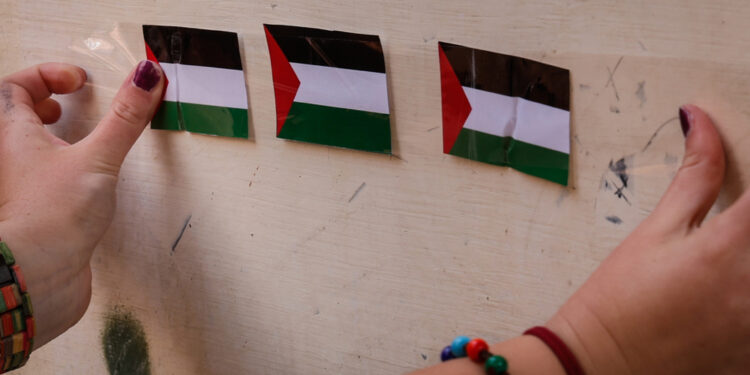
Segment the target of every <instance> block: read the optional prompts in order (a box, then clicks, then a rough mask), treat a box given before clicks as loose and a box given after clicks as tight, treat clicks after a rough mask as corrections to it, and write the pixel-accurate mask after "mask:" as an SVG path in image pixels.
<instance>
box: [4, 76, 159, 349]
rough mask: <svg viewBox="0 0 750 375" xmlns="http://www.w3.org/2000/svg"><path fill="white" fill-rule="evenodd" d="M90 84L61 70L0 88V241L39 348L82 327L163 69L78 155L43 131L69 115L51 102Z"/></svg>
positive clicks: (131, 84)
mask: <svg viewBox="0 0 750 375" xmlns="http://www.w3.org/2000/svg"><path fill="white" fill-rule="evenodd" d="M144 64H145V65H144ZM137 73H140V74H141V75H142V74H150V75H151V81H152V82H151V83H155V84H152V87H151V89H150V90H146V89H144V88H141V87H139V86H138V85H137V84H136V81H138V78H137V76H138V74H137ZM134 78H135V79H134ZM141 78H143V77H142V76H141ZM85 82H86V73H85V72H84V71H83V69H81V68H78V67H76V66H73V65H68V64H59V63H48V64H42V65H38V66H35V67H33V68H29V69H26V70H23V71H20V72H18V73H15V74H12V75H9V76H7V77H4V78H2V79H0V236H1V237H2V240H3V241H5V242H6V243H7V244H8V246H9V247H10V249H11V251H12V252H13V254H14V256H15V258H16V261H17V263H18V264H19V266H20V267H21V270H22V271H23V273H24V275H25V279H26V282H27V285H28V290H29V294H30V296H31V300H32V303H33V305H34V312H35V314H34V315H35V321H36V328H37V337H36V338H35V342H34V343H35V347H40V346H41V345H43V344H44V343H46V342H48V341H49V340H51V339H52V338H54V337H56V336H58V335H59V334H61V333H62V332H64V331H65V330H66V329H68V328H69V327H71V326H72V325H73V324H75V323H76V322H77V321H78V320H79V319H80V318H81V317H82V316H83V313H84V312H85V311H86V308H87V307H88V304H89V300H90V297H91V268H90V266H89V260H90V259H91V255H92V253H93V251H94V248H95V247H96V244H97V243H98V241H99V240H100V239H101V237H102V236H103V235H104V232H105V231H106V229H107V227H108V226H109V224H110V222H111V221H112V217H113V215H114V209H115V186H116V185H117V180H118V173H119V171H120V165H121V164H122V162H123V160H124V158H125V155H126V154H127V152H128V150H130V148H131V146H132V145H133V144H134V143H135V141H136V140H137V139H138V137H139V135H140V134H141V132H142V131H143V129H144V127H145V125H146V124H147V123H148V122H149V120H150V119H151V118H152V117H153V114H154V112H155V110H156V108H157V106H158V104H159V101H160V99H161V92H162V90H163V87H164V78H163V73H162V72H161V69H160V68H159V67H158V66H157V65H156V64H153V63H151V62H142V63H141V64H140V65H139V67H138V69H135V70H134V71H133V72H131V73H130V75H129V77H128V78H127V79H126V81H125V83H124V84H123V85H122V87H121V88H120V91H119V92H118V94H117V96H116V97H115V99H114V102H113V104H112V107H111V110H110V111H109V113H108V114H107V115H106V116H105V118H104V119H103V120H102V121H101V122H100V123H99V125H98V126H97V127H96V129H95V130H94V131H93V132H92V133H91V134H90V135H89V136H88V137H86V138H85V139H83V140H82V141H80V142H78V143H75V144H73V145H70V144H68V143H67V142H65V141H63V140H61V139H59V138H57V137H55V136H54V135H53V134H52V133H50V132H49V131H47V129H46V128H45V127H44V126H43V124H50V123H54V122H56V121H57V120H58V119H59V118H60V115H61V108H60V105H59V104H58V103H57V102H56V101H55V100H54V99H52V98H50V96H51V95H52V94H67V93H71V92H74V91H77V90H78V89H80V88H81V87H83V85H84V83H85ZM141 86H143V85H142V84H141Z"/></svg>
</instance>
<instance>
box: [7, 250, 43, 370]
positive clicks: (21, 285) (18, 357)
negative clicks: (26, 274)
mask: <svg viewBox="0 0 750 375" xmlns="http://www.w3.org/2000/svg"><path fill="white" fill-rule="evenodd" d="M15 263H16V260H15V258H14V257H13V253H11V252H10V249H9V248H8V245H6V244H5V242H2V240H0V294H2V298H0V374H2V373H5V372H8V371H11V370H15V369H17V368H19V367H21V366H23V365H25V364H26V361H27V360H28V359H29V355H30V354H31V350H32V348H33V346H34V336H35V335H36V332H35V331H36V330H35V324H34V316H33V315H34V311H33V309H32V307H31V298H30V297H29V293H27V291H26V281H25V280H24V278H23V274H22V273H21V268H20V267H18V265H17V264H15Z"/></svg>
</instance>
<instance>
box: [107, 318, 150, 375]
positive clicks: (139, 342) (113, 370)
mask: <svg viewBox="0 0 750 375" xmlns="http://www.w3.org/2000/svg"><path fill="white" fill-rule="evenodd" d="M102 347H103V349H104V359H105V360H106V362H107V370H108V371H109V374H110V375H149V374H151V362H150V360H149V357H148V342H147V341H146V333H145V331H144V330H143V325H142V324H141V322H139V321H138V320H137V319H136V318H135V317H134V316H133V313H132V312H130V311H128V310H126V309H125V308H124V307H123V306H115V307H114V308H113V309H112V310H110V311H109V312H108V313H107V314H106V315H105V316H104V330H103V331H102Z"/></svg>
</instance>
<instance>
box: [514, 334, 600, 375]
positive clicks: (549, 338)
mask: <svg viewBox="0 0 750 375" xmlns="http://www.w3.org/2000/svg"><path fill="white" fill-rule="evenodd" d="M523 334H524V335H529V336H534V337H536V338H538V339H539V340H542V342H543V343H544V344H545V345H547V347H549V348H550V350H552V353H555V357H557V360H558V361H560V364H561V365H562V366H563V368H564V369H565V373H566V374H568V375H585V373H584V372H583V368H582V367H581V365H580V364H579V363H578V359H576V356H575V355H574V354H573V352H572V351H571V350H570V348H568V346H567V345H565V342H564V341H563V340H561V339H560V338H559V337H558V336H557V335H556V334H555V333H554V332H552V331H550V330H549V329H547V328H546V327H534V328H530V329H529V330H527V331H526V332H524V333H523Z"/></svg>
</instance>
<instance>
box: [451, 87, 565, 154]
mask: <svg viewBox="0 0 750 375" xmlns="http://www.w3.org/2000/svg"><path fill="white" fill-rule="evenodd" d="M463 89H464V93H466V98H467V99H469V104H471V113H469V117H468V118H467V119H466V123H465V124H464V128H467V129H471V130H476V131H479V132H482V133H487V134H492V135H496V136H499V137H513V138H514V139H517V140H519V141H522V142H526V143H531V144H535V145H537V146H542V147H545V148H549V149H552V150H556V151H560V152H564V153H566V154H569V153H570V112H568V111H565V110H562V109H559V108H555V107H551V106H548V105H545V104H539V103H537V102H532V101H530V100H526V99H523V98H519V97H511V96H506V95H500V94H496V93H494V92H489V91H483V90H477V89H475V88H471V87H464V88H463ZM514 124H515V126H514Z"/></svg>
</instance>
